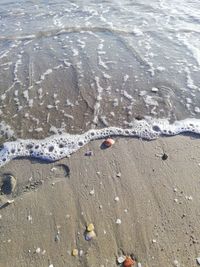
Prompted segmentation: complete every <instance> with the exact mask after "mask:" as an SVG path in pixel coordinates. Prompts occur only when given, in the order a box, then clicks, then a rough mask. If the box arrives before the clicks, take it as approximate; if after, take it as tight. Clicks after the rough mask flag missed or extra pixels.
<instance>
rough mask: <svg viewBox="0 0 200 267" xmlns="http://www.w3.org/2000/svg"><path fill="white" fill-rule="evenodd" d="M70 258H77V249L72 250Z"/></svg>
mask: <svg viewBox="0 0 200 267" xmlns="http://www.w3.org/2000/svg"><path fill="white" fill-rule="evenodd" d="M72 256H74V257H76V256H78V249H76V248H74V249H73V250H72Z"/></svg>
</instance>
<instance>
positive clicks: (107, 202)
mask: <svg viewBox="0 0 200 267" xmlns="http://www.w3.org/2000/svg"><path fill="white" fill-rule="evenodd" d="M115 140H116V143H115V144H114V145H113V146H112V147H111V148H108V149H105V150H102V149H100V145H101V143H102V141H101V140H99V141H93V142H91V143H90V144H89V145H87V146H85V147H83V148H82V149H80V150H79V151H78V152H77V153H75V154H73V155H72V156H71V157H70V158H65V159H63V160H61V161H58V162H54V163H51V164H47V163H44V162H39V161H36V160H28V159H18V160H13V161H11V162H10V163H8V164H7V165H5V166H4V167H2V168H1V170H0V171H1V180H2V177H3V175H4V174H5V173H11V174H12V175H13V176H14V177H15V178H16V179H17V184H16V187H15V189H14V191H13V192H12V194H8V195H1V209H0V266H1V267H37V266H38V267H43V266H44V267H48V266H51V267H52V266H53V267H64V266H68V267H72V266H82V267H98V266H99V267H108V266H109V267H112V266H113V267H114V266H118V264H117V261H116V260H117V258H118V256H120V255H130V254H132V253H133V254H134V255H135V257H136V259H137V262H140V263H141V266H142V267H164V266H165V267H168V266H169V267H170V266H180V267H193V266H197V262H196V258H197V257H200V244H199V236H200V210H199V207H200V197H199V187H200V178H199V169H200V156H199V148H200V140H199V139H195V138H194V139H193V138H191V137H188V136H176V137H171V138H160V139H158V140H155V141H150V142H147V141H143V140H138V139H134V138H116V139H115ZM87 151H92V152H93V154H92V155H91V156H86V155H85V153H86V152H87ZM163 153H166V155H167V156H168V157H167V159H165V160H163V159H162V156H163ZM6 199H14V202H13V203H11V204H9V205H5V202H6ZM89 223H93V224H94V227H95V230H94V231H95V233H96V238H94V239H92V240H90V241H86V240H85V237H84V232H85V230H86V226H87V225H88V224H89ZM73 249H78V251H79V255H78V256H72V255H71V253H72V250H73ZM135 266H137V264H136V265H135Z"/></svg>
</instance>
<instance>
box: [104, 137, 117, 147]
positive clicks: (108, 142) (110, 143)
mask: <svg viewBox="0 0 200 267" xmlns="http://www.w3.org/2000/svg"><path fill="white" fill-rule="evenodd" d="M114 143H115V140H113V139H112V138H107V139H106V140H105V141H104V142H103V144H104V145H105V146H106V147H111V146H112V145H114Z"/></svg>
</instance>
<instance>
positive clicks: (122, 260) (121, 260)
mask: <svg viewBox="0 0 200 267" xmlns="http://www.w3.org/2000/svg"><path fill="white" fill-rule="evenodd" d="M125 259H126V256H120V257H118V258H117V262H118V263H119V264H121V263H123V262H124V261H125Z"/></svg>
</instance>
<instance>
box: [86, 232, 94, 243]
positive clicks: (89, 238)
mask: <svg viewBox="0 0 200 267" xmlns="http://www.w3.org/2000/svg"><path fill="white" fill-rule="evenodd" d="M95 237H96V234H95V232H94V231H91V232H87V233H86V234H85V240H87V241H90V240H92V239H93V238H95Z"/></svg>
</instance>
